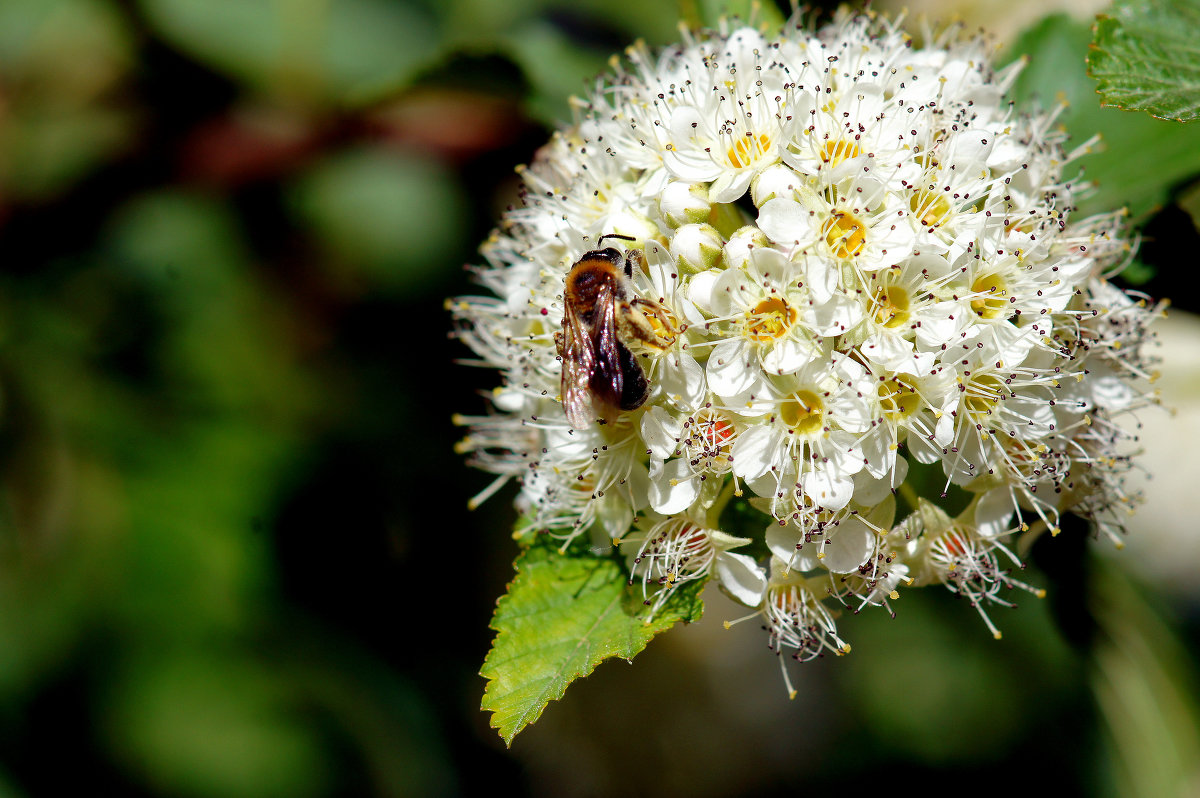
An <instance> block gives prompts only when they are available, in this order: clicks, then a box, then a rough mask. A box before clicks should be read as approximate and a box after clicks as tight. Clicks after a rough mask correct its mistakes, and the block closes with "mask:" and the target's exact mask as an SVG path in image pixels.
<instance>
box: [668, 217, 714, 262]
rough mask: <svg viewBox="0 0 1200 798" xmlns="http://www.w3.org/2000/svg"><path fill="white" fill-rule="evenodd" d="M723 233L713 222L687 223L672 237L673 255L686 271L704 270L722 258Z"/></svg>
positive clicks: (671, 248) (671, 247)
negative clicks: (719, 231)
mask: <svg viewBox="0 0 1200 798" xmlns="http://www.w3.org/2000/svg"><path fill="white" fill-rule="evenodd" d="M723 243H724V242H723V241H722V240H721V234H720V233H718V232H717V229H716V228H715V227H713V226H712V225H711V224H685V225H684V226H683V227H681V228H679V229H678V230H676V231H675V235H674V237H673V238H672V239H671V246H670V250H671V256H672V257H673V258H675V262H676V263H677V264H679V268H680V269H682V270H683V271H685V272H692V273H695V272H702V271H705V270H706V269H711V268H713V267H714V266H716V265H717V264H718V263H719V262H720V260H721V246H722V244H723Z"/></svg>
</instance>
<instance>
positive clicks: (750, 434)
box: [730, 426, 776, 479]
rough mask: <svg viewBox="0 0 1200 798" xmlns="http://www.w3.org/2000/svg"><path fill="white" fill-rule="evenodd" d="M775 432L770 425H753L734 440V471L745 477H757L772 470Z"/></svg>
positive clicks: (732, 452) (732, 451) (732, 453)
mask: <svg viewBox="0 0 1200 798" xmlns="http://www.w3.org/2000/svg"><path fill="white" fill-rule="evenodd" d="M775 437H776V436H775V432H774V431H773V430H772V429H771V428H770V427H765V426H759V427H751V428H750V429H748V430H746V431H745V432H743V433H741V434H740V435H738V436H737V437H736V438H735V439H734V441H733V448H732V450H731V452H730V454H731V455H732V456H733V471H734V473H735V474H737V475H738V476H739V477H742V478H743V479H756V478H758V477H761V476H762V475H763V474H765V473H767V472H768V471H770V470H771V466H772V465H773V463H772V454H773V452H774V449H775Z"/></svg>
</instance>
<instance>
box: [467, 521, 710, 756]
mask: <svg viewBox="0 0 1200 798" xmlns="http://www.w3.org/2000/svg"><path fill="white" fill-rule="evenodd" d="M516 567H517V576H516V578H515V579H514V580H513V581H512V584H510V585H509V586H508V593H506V594H505V595H504V596H502V597H501V598H500V600H499V601H498V602H497V604H496V614H495V616H494V617H493V618H492V624H491V626H492V629H494V630H495V631H496V639H495V640H494V641H493V642H492V650H491V651H489V652H488V655H487V659H486V660H484V663H483V669H482V670H481V671H480V675H481V676H483V677H484V678H486V679H487V680H488V684H487V689H486V691H485V692H484V696H483V705H482V707H481V708H482V709H484V710H485V711H489V712H491V713H492V719H491V725H492V728H494V729H496V730H497V731H499V732H500V736H501V737H502V738H503V739H504V742H505V743H507V744H509V745H512V741H513V738H514V737H516V736H517V734H518V733H519V732H520V731H521V730H522V729H524V728H525V727H526V726H528V725H529V724H531V723H533V722H534V721H536V720H537V719H538V717H540V716H541V714H542V710H544V709H545V708H546V705H547V704H549V703H550V702H551V701H556V700H558V699H559V698H562V696H563V694H564V693H565V692H566V690H567V685H569V684H570V683H571V682H573V681H574V680H575V679H578V678H580V677H583V676H587V675H588V674H589V673H591V672H592V671H593V670H595V668H596V666H597V665H599V664H600V663H601V662H602V661H604V660H606V659H609V658H611V657H622V658H624V659H626V660H629V659H632V658H633V657H634V656H635V655H637V654H638V653H639V652H640V651H641V650H642V649H644V648H645V647H646V644H647V643H649V642H650V639H651V638H652V637H654V636H655V635H657V634H659V633H660V632H664V631H666V630H667V629H669V628H670V627H671V626H673V625H674V624H675V622H676V621H685V622H688V623H690V622H692V621H695V620H698V619H699V618H700V615H701V613H702V612H703V610H704V605H703V603H702V602H701V601H700V597H699V592H700V589H701V588H702V587H703V584H702V583H699V582H696V583H692V584H688V585H685V586H683V587H681V588H680V589H679V590H677V591H676V593H675V595H674V596H673V597H672V598H671V599H670V601H668V602H667V603H666V605H665V606H664V607H663V608H662V609H661V610H660V611H659V612H658V614H657V615H655V616H654V617H653V619H649V618H648V617H647V613H646V611H645V608H644V607H643V606H642V604H641V602H640V601H638V600H636V599H634V598H633V597H632V596H631V595H630V591H629V589H628V585H627V580H628V575H627V574H626V572H625V569H624V567H622V565H621V563H619V562H618V561H617V560H615V559H612V558H607V557H595V556H592V555H588V554H578V553H572V552H567V553H566V554H560V553H559V551H558V549H557V548H556V547H554V546H552V545H549V544H547V543H546V542H538V543H535V544H534V545H533V546H530V547H529V548H528V549H526V550H525V552H524V553H522V554H521V556H520V557H518V558H517V562H516Z"/></svg>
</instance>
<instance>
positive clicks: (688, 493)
mask: <svg viewBox="0 0 1200 798" xmlns="http://www.w3.org/2000/svg"><path fill="white" fill-rule="evenodd" d="M698 495H700V479H699V477H697V476H696V475H695V474H693V473H692V469H691V467H690V466H689V465H688V463H687V461H686V460H682V459H679V458H676V459H674V460H668V461H667V462H666V463H664V464H661V465H660V464H659V463H658V461H653V462H652V463H651V467H650V506H651V507H653V508H654V509H655V510H656V511H658V512H660V513H662V514H663V515H675V514H676V513H681V512H683V511H684V510H686V509H687V508H688V507H691V506H692V502H694V501H695V500H696V497H697V496H698Z"/></svg>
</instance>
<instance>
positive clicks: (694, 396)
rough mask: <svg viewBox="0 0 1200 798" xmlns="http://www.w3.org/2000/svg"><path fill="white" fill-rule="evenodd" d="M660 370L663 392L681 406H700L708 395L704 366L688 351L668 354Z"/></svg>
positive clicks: (660, 382)
mask: <svg viewBox="0 0 1200 798" xmlns="http://www.w3.org/2000/svg"><path fill="white" fill-rule="evenodd" d="M659 368H660V371H659V385H660V386H661V387H662V390H663V393H665V394H666V395H667V398H669V399H670V400H671V401H672V402H673V403H675V404H676V405H677V406H678V407H680V408H685V409H690V408H694V407H699V406H700V405H701V404H703V403H704V398H705V396H707V395H708V383H707V382H706V381H705V379H704V368H703V367H702V366H701V365H700V364H699V363H697V362H696V358H694V357H692V356H691V355H690V354H688V353H687V352H678V351H676V352H672V353H671V354H669V355H666V356H665V358H664V360H663V362H662V364H661V365H660V367H659Z"/></svg>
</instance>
